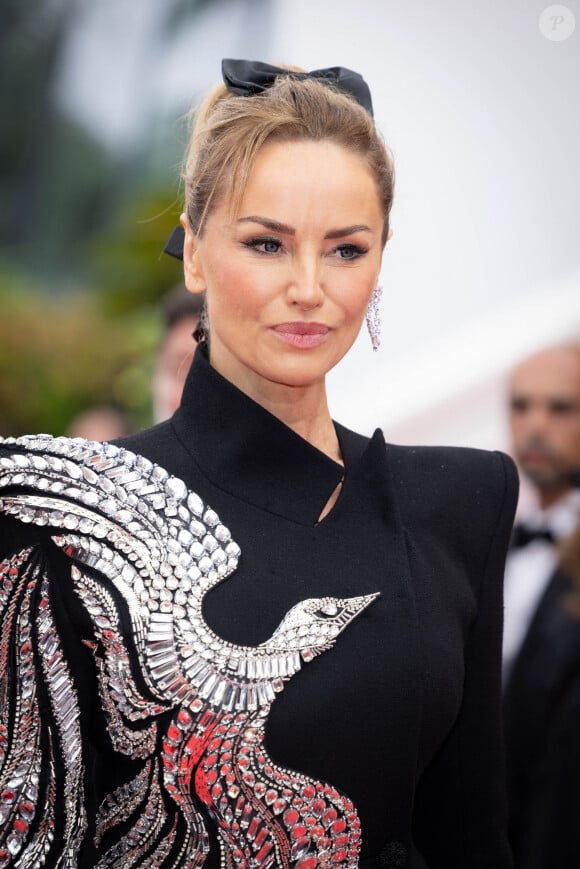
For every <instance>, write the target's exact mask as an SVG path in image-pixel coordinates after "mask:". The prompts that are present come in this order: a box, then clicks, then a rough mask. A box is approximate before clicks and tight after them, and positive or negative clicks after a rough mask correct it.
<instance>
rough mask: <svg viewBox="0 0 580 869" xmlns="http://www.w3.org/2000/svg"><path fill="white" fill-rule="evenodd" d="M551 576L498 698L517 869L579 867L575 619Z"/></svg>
mask: <svg viewBox="0 0 580 869" xmlns="http://www.w3.org/2000/svg"><path fill="white" fill-rule="evenodd" d="M571 591H572V587H571V582H570V580H569V579H568V577H567V576H566V575H565V574H564V573H562V572H561V571H559V570H557V571H556V572H555V573H554V574H553V576H552V578H551V580H550V582H549V584H548V587H547V589H546V591H545V593H544V595H543V596H542V598H541V600H540V603H539V605H538V607H537V609H536V612H535V614H534V617H533V619H532V622H531V624H530V627H529V629H528V632H527V634H526V637H525V639H524V642H523V645H522V648H521V650H520V652H519V654H518V656H517V657H516V659H515V662H514V665H513V668H512V671H511V674H510V678H509V680H508V683H507V685H506V691H505V696H504V720H505V738H506V758H507V773H508V796H509V807H510V824H509V829H510V839H511V842H512V847H513V850H514V855H515V863H516V866H517V869H545V867H547V866H558V867H559V869H560V867H561V869H576V867H578V866H580V825H579V823H578V818H579V817H580V740H579V739H578V722H579V721H580V620H579V619H578V618H577V617H576V616H575V615H574V614H573V613H571V612H570V611H569V609H568V607H567V602H568V598H569V596H570V594H571Z"/></svg>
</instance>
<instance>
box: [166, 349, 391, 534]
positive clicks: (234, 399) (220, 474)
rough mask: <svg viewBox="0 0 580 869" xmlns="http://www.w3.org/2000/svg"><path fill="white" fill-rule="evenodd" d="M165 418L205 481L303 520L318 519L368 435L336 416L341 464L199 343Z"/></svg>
mask: <svg viewBox="0 0 580 869" xmlns="http://www.w3.org/2000/svg"><path fill="white" fill-rule="evenodd" d="M171 424H172V426H173V428H174V431H175V433H176V435H177V437H178V438H179V440H180V441H181V443H182V444H183V446H184V447H185V449H186V450H187V451H188V452H189V454H190V455H191V457H192V458H193V460H194V462H195V464H196V465H197V467H198V469H199V470H200V471H201V473H202V474H203V475H204V476H205V477H206V478H208V479H209V480H210V482H211V483H213V484H214V485H215V486H217V487H218V488H220V489H222V490H223V491H225V492H228V493H229V494H231V495H233V496H234V497H236V498H239V499H241V500H243V501H246V502H247V503H251V504H254V505H256V506H259V507H261V508H262V509H265V510H267V511H269V512H271V513H275V514H277V515H280V516H284V517H285V518H288V519H290V520H292V521H295V522H298V523H300V524H304V525H315V524H316V523H317V521H318V517H319V516H320V514H321V512H322V509H323V507H324V505H325V504H326V502H327V501H328V499H329V497H330V495H331V494H332V492H333V491H334V490H335V488H336V487H337V485H338V484H339V482H340V481H341V480H342V479H343V478H344V479H345V481H346V478H347V477H348V476H349V475H350V474H351V473H352V470H353V468H354V466H355V465H356V464H357V463H358V462H359V460H360V459H361V457H362V455H363V454H364V453H365V451H366V449H367V446H368V444H369V440H368V438H365V437H362V436H361V435H358V434H355V433H354V432H351V431H349V430H348V429H345V428H344V427H343V426H340V425H338V424H337V423H335V428H336V432H337V436H338V439H339V443H340V447H341V451H342V455H343V458H344V462H345V466H344V468H343V466H342V465H340V464H338V463H337V462H334V461H333V460H332V459H331V458H329V457H328V456H327V455H325V454H324V453H322V452H321V451H320V450H318V449H316V447H313V446H312V444H310V443H308V441H306V440H304V439H303V438H301V437H300V435H298V434H296V432H294V431H292V429H290V428H288V426H286V425H285V424H284V423H283V422H281V421H280V420H279V419H278V418H277V417H275V416H273V415H272V414H271V413H269V412H268V411H267V410H265V408H263V407H261V406H260V405H259V404H257V403H256V402H255V401H254V400H253V399H251V398H249V396H247V395H246V394H245V393H244V392H242V391H241V390H239V389H238V388H237V387H236V386H234V385H233V384H232V383H230V381H228V380H226V379H225V378H224V377H222V376H221V374H219V373H218V372H217V371H216V370H215V369H214V368H212V367H211V365H210V362H209V358H208V355H207V348H206V347H205V346H204V345H203V344H200V345H199V346H198V348H197V350H196V353H195V356H194V359H193V363H192V365H191V368H190V371H189V374H188V376H187V380H186V382H185V386H184V390H183V397H182V400H181V405H180V407H179V408H178V410H177V411H176V412H175V414H174V415H173V417H172V420H171ZM375 440H377V441H380V442H381V443H382V450H383V451H384V441H383V439H382V433H381V432H380V431H378V430H377V432H375V436H374V437H373V439H372V441H371V442H370V443H373V444H374V442H375ZM378 448H379V449H380V446H379V447H378Z"/></svg>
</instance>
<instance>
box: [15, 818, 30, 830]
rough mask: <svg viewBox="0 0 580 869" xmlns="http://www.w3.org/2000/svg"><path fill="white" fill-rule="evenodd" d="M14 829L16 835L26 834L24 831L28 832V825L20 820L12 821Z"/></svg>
mask: <svg viewBox="0 0 580 869" xmlns="http://www.w3.org/2000/svg"><path fill="white" fill-rule="evenodd" d="M14 829H15V830H16V832H17V833H26V831H27V830H28V823H27V822H26V821H23V820H22V819H21V818H17V819H16V820H15V821H14Z"/></svg>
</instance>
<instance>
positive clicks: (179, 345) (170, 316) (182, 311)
mask: <svg viewBox="0 0 580 869" xmlns="http://www.w3.org/2000/svg"><path fill="white" fill-rule="evenodd" d="M204 301H205V297H204V295H203V294H202V295H193V294H192V293H189V292H188V291H187V289H186V288H185V285H184V284H179V285H178V286H176V287H174V288H173V289H172V290H170V292H169V293H167V295H165V296H164V297H163V298H162V300H161V307H162V316H163V334H162V336H161V341H160V344H159V349H158V351H157V357H156V360H155V368H154V371H153V386H152V399H153V420H154V422H162V421H163V420H165V419H169V417H170V416H172V415H173V413H174V412H175V411H176V410H177V408H178V407H179V402H180V401H181V394H182V392H183V385H184V383H185V378H186V377H187V372H188V371H189V366H190V365H191V360H192V359H193V354H194V352H195V348H196V346H197V337H196V336H197V335H198V331H197V330H198V327H199V323H200V318H201V316H202V311H203V307H204Z"/></svg>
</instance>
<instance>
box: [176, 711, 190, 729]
mask: <svg viewBox="0 0 580 869" xmlns="http://www.w3.org/2000/svg"><path fill="white" fill-rule="evenodd" d="M177 720H178V721H179V723H180V724H183V726H184V727H189V725H190V724H191V722H192V718H191V715H190V714H189V712H186V710H185V709H180V710H179V712H178V713H177Z"/></svg>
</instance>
